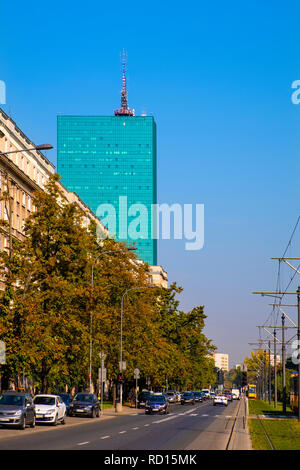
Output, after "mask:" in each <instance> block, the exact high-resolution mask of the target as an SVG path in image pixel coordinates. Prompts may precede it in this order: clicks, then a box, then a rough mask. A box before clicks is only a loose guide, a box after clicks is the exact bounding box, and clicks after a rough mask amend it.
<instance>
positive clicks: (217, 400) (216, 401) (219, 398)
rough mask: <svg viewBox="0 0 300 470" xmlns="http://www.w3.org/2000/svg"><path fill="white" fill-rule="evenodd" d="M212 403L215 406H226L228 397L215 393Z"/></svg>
mask: <svg viewBox="0 0 300 470" xmlns="http://www.w3.org/2000/svg"><path fill="white" fill-rule="evenodd" d="M213 405H214V406H216V405H225V406H227V405H228V399H227V397H226V396H225V395H216V396H215V397H214V398H213Z"/></svg>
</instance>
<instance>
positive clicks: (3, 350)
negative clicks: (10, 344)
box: [0, 341, 6, 364]
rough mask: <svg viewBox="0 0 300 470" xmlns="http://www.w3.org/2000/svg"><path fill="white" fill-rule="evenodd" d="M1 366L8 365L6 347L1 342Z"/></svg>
mask: <svg viewBox="0 0 300 470" xmlns="http://www.w3.org/2000/svg"><path fill="white" fill-rule="evenodd" d="M0 364H6V345H5V343H4V341H0Z"/></svg>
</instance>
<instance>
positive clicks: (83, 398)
mask: <svg viewBox="0 0 300 470" xmlns="http://www.w3.org/2000/svg"><path fill="white" fill-rule="evenodd" d="M74 400H75V401H86V402H91V401H93V395H89V394H88V393H78V394H77V395H76V396H75V398H74Z"/></svg>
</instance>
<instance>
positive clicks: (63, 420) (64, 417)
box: [61, 413, 67, 424]
mask: <svg viewBox="0 0 300 470" xmlns="http://www.w3.org/2000/svg"><path fill="white" fill-rule="evenodd" d="M66 418H67V414H66V413H65V414H64V415H63V417H62V420H61V424H66Z"/></svg>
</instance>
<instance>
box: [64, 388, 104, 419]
mask: <svg viewBox="0 0 300 470" xmlns="http://www.w3.org/2000/svg"><path fill="white" fill-rule="evenodd" d="M69 416H89V417H90V418H96V417H97V418H99V416H100V405H99V400H98V398H97V397H96V395H95V394H94V393H88V392H86V393H84V392H82V393H77V394H76V395H75V397H74V399H73V401H72V402H71V403H70V406H69Z"/></svg>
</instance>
